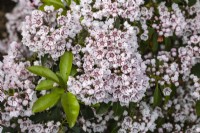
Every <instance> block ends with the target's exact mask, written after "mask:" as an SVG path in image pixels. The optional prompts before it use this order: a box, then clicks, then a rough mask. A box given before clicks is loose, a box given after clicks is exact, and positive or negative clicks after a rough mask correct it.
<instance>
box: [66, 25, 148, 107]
mask: <svg viewBox="0 0 200 133" xmlns="http://www.w3.org/2000/svg"><path fill="white" fill-rule="evenodd" d="M134 34H135V33H134V31H133V32H131V33H128V32H122V31H119V30H116V29H114V30H111V31H98V32H96V34H93V35H91V37H89V38H88V39H87V41H86V47H85V48H84V49H85V50H84V57H83V58H82V61H83V70H84V74H81V75H79V76H77V78H76V79H75V78H73V77H70V78H69V81H68V86H69V88H68V90H69V91H71V92H72V93H74V94H76V95H77V97H78V98H79V99H80V100H82V101H83V102H85V103H86V104H95V103H97V102H106V103H108V102H109V101H120V103H121V104H122V105H128V104H129V103H130V102H138V101H140V100H141V99H142V97H143V96H144V93H145V91H146V89H147V88H148V77H147V76H146V75H145V68H146V66H145V64H144V63H143V61H142V59H141V56H140V54H139V53H138V52H137V47H138V46H137V43H134V44H133V43H132V42H135V41H137V39H136V37H135V36H134ZM102 38H103V39H102Z"/></svg>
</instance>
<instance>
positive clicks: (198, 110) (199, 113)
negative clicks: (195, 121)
mask: <svg viewBox="0 0 200 133" xmlns="http://www.w3.org/2000/svg"><path fill="white" fill-rule="evenodd" d="M196 114H197V116H200V100H198V101H197V102H196Z"/></svg>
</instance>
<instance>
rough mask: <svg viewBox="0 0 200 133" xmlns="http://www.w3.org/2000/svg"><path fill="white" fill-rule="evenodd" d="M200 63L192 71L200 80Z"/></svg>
mask: <svg viewBox="0 0 200 133" xmlns="http://www.w3.org/2000/svg"><path fill="white" fill-rule="evenodd" d="M199 68H200V63H197V64H196V65H194V66H193V67H192V69H191V74H194V75H195V76H197V77H198V78H200V71H199Z"/></svg>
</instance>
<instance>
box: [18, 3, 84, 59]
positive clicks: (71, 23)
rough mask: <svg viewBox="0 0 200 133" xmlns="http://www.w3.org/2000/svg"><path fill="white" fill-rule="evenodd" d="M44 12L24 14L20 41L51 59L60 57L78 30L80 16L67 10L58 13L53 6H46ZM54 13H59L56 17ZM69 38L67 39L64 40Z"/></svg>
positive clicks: (36, 11) (37, 11) (79, 28)
mask: <svg viewBox="0 0 200 133" xmlns="http://www.w3.org/2000/svg"><path fill="white" fill-rule="evenodd" d="M48 7H49V6H46V8H45V9H46V12H42V11H40V10H34V11H33V12H32V14H31V15H29V16H26V20H25V22H24V23H23V25H22V36H23V39H22V42H23V44H25V45H26V46H28V47H29V49H30V50H31V51H33V52H38V54H39V55H44V54H50V55H51V57H52V58H53V59H57V58H58V57H60V56H61V55H62V54H63V53H64V52H65V50H66V49H69V48H68V47H67V43H70V39H73V38H74V37H75V35H76V34H77V33H79V32H80V30H81V29H82V27H81V26H80V23H79V19H80V17H79V16H78V15H76V14H75V13H73V12H72V11H68V12H67V14H66V15H65V16H64V15H59V14H58V12H57V11H54V8H53V7H52V8H48ZM56 15H59V17H58V18H56ZM66 39H69V41H66Z"/></svg>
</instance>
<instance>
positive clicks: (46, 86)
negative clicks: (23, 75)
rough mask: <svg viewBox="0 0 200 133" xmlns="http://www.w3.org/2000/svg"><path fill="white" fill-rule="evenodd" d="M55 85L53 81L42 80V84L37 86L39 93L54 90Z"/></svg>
mask: <svg viewBox="0 0 200 133" xmlns="http://www.w3.org/2000/svg"><path fill="white" fill-rule="evenodd" d="M53 84H54V81H52V80H48V79H47V80H42V81H40V83H39V84H38V85H37V86H36V88H35V89H36V90H37V91H40V90H49V89H51V88H53Z"/></svg>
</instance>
